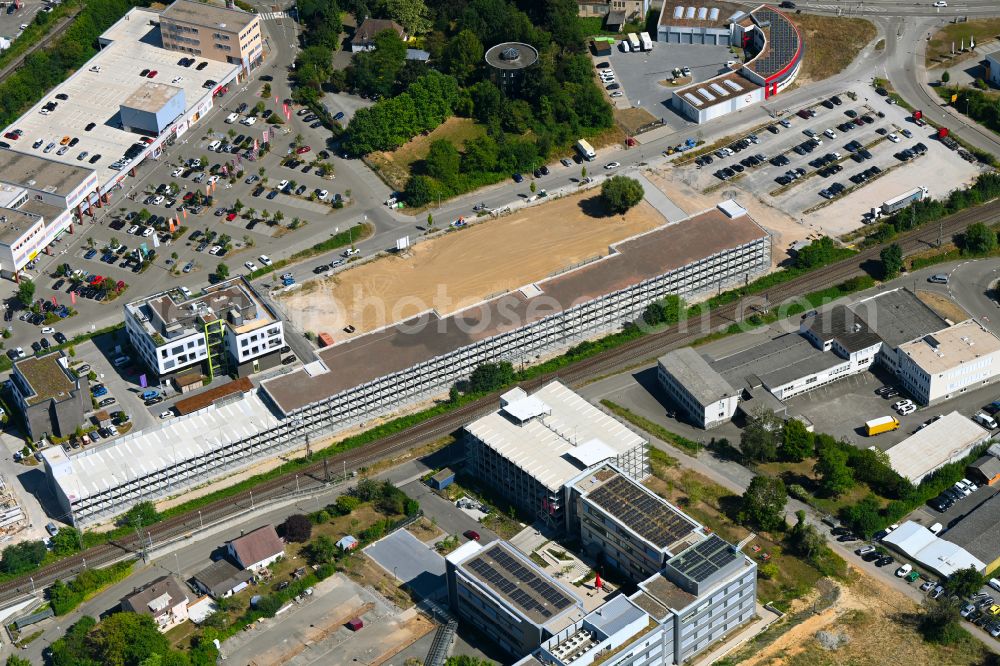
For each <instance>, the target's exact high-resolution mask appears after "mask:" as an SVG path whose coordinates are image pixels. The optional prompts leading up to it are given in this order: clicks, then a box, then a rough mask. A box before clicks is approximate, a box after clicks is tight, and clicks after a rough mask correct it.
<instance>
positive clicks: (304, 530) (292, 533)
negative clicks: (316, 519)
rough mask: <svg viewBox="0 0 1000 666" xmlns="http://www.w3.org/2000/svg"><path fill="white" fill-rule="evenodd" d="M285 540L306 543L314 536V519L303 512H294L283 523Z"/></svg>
mask: <svg viewBox="0 0 1000 666" xmlns="http://www.w3.org/2000/svg"><path fill="white" fill-rule="evenodd" d="M282 527H283V528H284V531H285V540H286V541H291V542H293V543H305V542H306V541H309V537H311V536H312V521H311V520H309V518H308V517H307V516H305V515H303V514H301V513H293V514H292V515H290V516H288V518H285V522H284V523H282Z"/></svg>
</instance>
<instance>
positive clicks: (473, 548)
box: [444, 541, 483, 564]
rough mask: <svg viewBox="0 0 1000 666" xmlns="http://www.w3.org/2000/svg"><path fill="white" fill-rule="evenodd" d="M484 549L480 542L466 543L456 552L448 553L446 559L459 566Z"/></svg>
mask: <svg viewBox="0 0 1000 666" xmlns="http://www.w3.org/2000/svg"><path fill="white" fill-rule="evenodd" d="M482 549H483V547H482V545H480V543H479V542H478V541H466V542H465V543H463V544H462V545H461V546H459V547H458V548H456V549H455V550H453V551H451V552H450V553H448V554H447V555H446V556H445V558H444V559H446V560H448V561H449V562H451V563H452V564H459V563H461V562H463V561H465V560H467V559H469V558H470V557H472V556H473V555H475V554H476V553H478V552H479V551H481V550H482Z"/></svg>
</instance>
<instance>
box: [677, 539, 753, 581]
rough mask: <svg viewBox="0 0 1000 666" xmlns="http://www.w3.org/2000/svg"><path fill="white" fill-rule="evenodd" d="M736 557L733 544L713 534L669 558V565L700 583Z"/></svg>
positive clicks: (736, 552)
mask: <svg viewBox="0 0 1000 666" xmlns="http://www.w3.org/2000/svg"><path fill="white" fill-rule="evenodd" d="M738 557H739V551H737V550H736V548H735V547H734V546H732V545H731V544H729V543H727V542H726V541H725V540H723V539H721V538H720V537H719V536H718V535H715V534H713V535H712V536H710V537H709V538H707V539H705V540H704V541H702V542H701V543H699V544H697V545H695V546H693V547H691V548H689V549H688V550H686V551H684V552H683V553H681V554H680V555H678V556H677V557H675V558H673V559H672V560H670V565H671V566H673V567H674V568H675V569H677V570H678V571H679V572H681V573H682V574H684V575H685V576H687V577H688V578H691V579H692V580H695V581H697V582H699V583H700V582H702V581H704V580H706V579H708V578H709V577H710V576H711V575H713V574H714V573H715V572H717V571H719V570H720V569H722V568H723V567H725V566H727V565H728V564H731V563H732V562H734V561H735V560H736V559H737V558H738Z"/></svg>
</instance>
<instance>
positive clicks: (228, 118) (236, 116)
mask: <svg viewBox="0 0 1000 666" xmlns="http://www.w3.org/2000/svg"><path fill="white" fill-rule="evenodd" d="M239 119H240V114H238V113H230V114H229V115H228V116H226V122H227V123H228V124H230V125H232V124H233V123H235V122H236V121H237V120H239Z"/></svg>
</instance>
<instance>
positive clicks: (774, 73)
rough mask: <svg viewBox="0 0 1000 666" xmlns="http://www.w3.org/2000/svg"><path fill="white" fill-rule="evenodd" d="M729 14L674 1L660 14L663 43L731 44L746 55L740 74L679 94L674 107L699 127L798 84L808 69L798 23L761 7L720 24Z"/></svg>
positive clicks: (702, 83) (729, 73)
mask: <svg viewBox="0 0 1000 666" xmlns="http://www.w3.org/2000/svg"><path fill="white" fill-rule="evenodd" d="M713 16H715V19H713V18H712V17H713ZM723 16H725V15H724V14H722V13H721V11H720V10H719V8H717V7H713V8H711V9H710V8H707V7H700V8H699V7H690V6H689V7H683V6H678V5H674V4H673V3H669V2H665V3H664V4H663V10H662V12H661V14H660V28H659V33H658V34H659V35H660V39H661V40H662V41H667V42H676V43H681V44H686V43H690V44H713V45H723V44H725V45H730V46H735V47H737V48H742V49H743V50H744V52H745V53H746V61H745V62H744V63H742V64H741V65H738V66H737V67H738V69H736V71H727V72H724V73H722V74H720V75H719V76H716V77H714V78H711V79H708V80H706V81H700V82H697V83H692V84H690V85H687V86H684V87H682V88H678V89H677V90H675V91H674V93H673V97H672V99H671V104H672V105H673V107H674V109H675V110H677V112H678V113H680V114H681V115H683V116H685V117H687V118H688V119H690V120H692V121H694V122H697V123H704V122H708V121H709V120H712V119H713V118H719V117H721V116H724V115H726V114H728V113H733V112H735V111H739V110H740V109H743V108H745V107H747V106H750V105H752V104H757V103H758V102H762V101H764V100H767V99H769V98H770V97H773V96H774V95H777V94H778V93H779V92H780V91H782V90H784V89H785V88H787V87H788V86H789V85H791V84H792V82H793V81H794V80H795V77H796V76H797V75H798V73H799V69H800V68H801V66H802V56H803V52H804V44H803V40H802V37H801V35H800V34H799V30H798V28H797V27H795V24H794V23H793V22H792V20H791V19H790V18H788V17H787V16H785V15H784V14H782V13H781V12H779V11H777V10H776V9H773V8H771V7H768V6H766V5H761V6H760V7H758V8H756V9H754V10H752V11H750V12H749V13H748V14H744V13H743V12H741V11H738V12H736V13H735V14H730V15H729V16H728V17H727V18H726V19H725V22H724V23H720V22H719V19H721V18H722V17H723ZM675 17H676V18H675Z"/></svg>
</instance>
